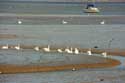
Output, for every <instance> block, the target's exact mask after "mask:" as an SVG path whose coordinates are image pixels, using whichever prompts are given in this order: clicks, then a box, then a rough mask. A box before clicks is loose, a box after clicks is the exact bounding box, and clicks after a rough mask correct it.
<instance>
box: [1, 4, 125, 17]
mask: <svg viewBox="0 0 125 83" xmlns="http://www.w3.org/2000/svg"><path fill="white" fill-rule="evenodd" d="M95 5H96V6H97V7H98V8H99V9H100V10H101V12H100V13H98V14H97V15H125V5H124V3H96V4H95ZM85 6H86V4H85V3H83V4H82V3H68V4H67V3H42V2H36V3H32V2H0V13H18V14H19V13H22V14H25V13H30V14H69V15H70V14H78V15H87V14H86V13H84V12H83V9H84V8H85Z"/></svg>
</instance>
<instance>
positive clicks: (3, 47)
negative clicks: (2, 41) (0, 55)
mask: <svg viewBox="0 0 125 83" xmlns="http://www.w3.org/2000/svg"><path fill="white" fill-rule="evenodd" d="M8 48H9V46H8V44H7V45H5V46H2V47H1V49H8Z"/></svg>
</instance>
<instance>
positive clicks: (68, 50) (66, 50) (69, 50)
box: [65, 47, 73, 54]
mask: <svg viewBox="0 0 125 83" xmlns="http://www.w3.org/2000/svg"><path fill="white" fill-rule="evenodd" d="M65 52H67V53H69V54H71V53H73V51H72V47H71V48H70V49H69V48H66V49H65Z"/></svg>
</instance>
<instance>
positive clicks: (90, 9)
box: [84, 3, 100, 13]
mask: <svg viewBox="0 0 125 83" xmlns="http://www.w3.org/2000/svg"><path fill="white" fill-rule="evenodd" d="M84 12H85V13H98V12H100V11H99V9H98V8H97V7H95V6H94V3H88V4H87V7H86V8H85V9H84Z"/></svg>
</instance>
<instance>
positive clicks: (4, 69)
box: [0, 59, 120, 74]
mask: <svg viewBox="0 0 125 83" xmlns="http://www.w3.org/2000/svg"><path fill="white" fill-rule="evenodd" d="M119 64H120V62H119V61H117V60H113V59H106V62H105V63H103V62H102V63H94V64H93V63H92V64H84V63H83V64H69V65H61V64H60V65H59V66H27V65H26V66H19V65H4V64H3V65H2V64H1V65H0V72H1V73H2V74H5V73H6V74H7V73H29V72H47V71H59V70H77V69H81V68H107V67H114V66H117V65H119Z"/></svg>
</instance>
